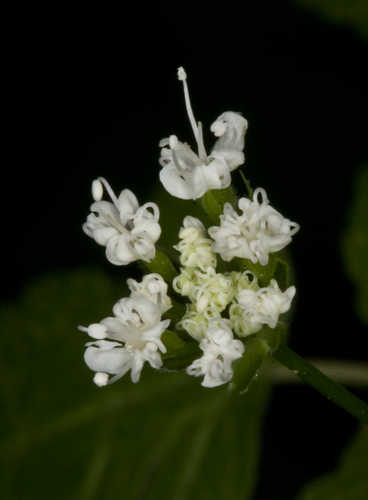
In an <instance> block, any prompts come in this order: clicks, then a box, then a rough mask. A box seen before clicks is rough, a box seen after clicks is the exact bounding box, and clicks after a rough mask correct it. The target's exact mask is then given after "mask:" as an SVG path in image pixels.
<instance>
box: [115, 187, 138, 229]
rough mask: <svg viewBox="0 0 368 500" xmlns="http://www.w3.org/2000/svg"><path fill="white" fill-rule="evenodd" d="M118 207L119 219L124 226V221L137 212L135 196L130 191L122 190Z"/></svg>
mask: <svg viewBox="0 0 368 500" xmlns="http://www.w3.org/2000/svg"><path fill="white" fill-rule="evenodd" d="M118 206H119V212H120V219H121V221H122V223H123V225H125V223H126V221H127V220H128V219H129V218H130V217H131V216H132V215H134V214H135V212H136V211H137V210H138V207H139V204H138V200H137V197H136V196H135V194H134V193H133V192H132V191H130V189H124V190H123V191H122V192H121V193H120V195H119V198H118Z"/></svg>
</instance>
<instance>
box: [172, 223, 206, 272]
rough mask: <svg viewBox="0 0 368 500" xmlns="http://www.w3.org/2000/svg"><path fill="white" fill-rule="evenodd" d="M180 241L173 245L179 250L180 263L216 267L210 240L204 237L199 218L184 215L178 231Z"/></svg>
mask: <svg viewBox="0 0 368 500" xmlns="http://www.w3.org/2000/svg"><path fill="white" fill-rule="evenodd" d="M179 238H180V239H181V241H180V242H179V243H178V244H177V245H175V246H174V248H175V249H176V250H178V252H180V254H181V255H180V263H181V264H182V266H185V267H199V268H200V269H202V270H203V271H204V270H205V269H206V268H207V267H216V255H215V253H214V252H213V250H212V240H210V239H209V238H207V237H206V230H205V227H204V225H203V224H202V222H201V221H200V220H199V219H196V218H195V217H191V216H190V215H188V216H187V217H184V220H183V227H182V228H181V229H180V231H179Z"/></svg>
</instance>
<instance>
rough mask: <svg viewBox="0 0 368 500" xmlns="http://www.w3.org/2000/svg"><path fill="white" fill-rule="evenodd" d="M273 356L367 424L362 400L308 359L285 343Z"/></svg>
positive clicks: (367, 412)
mask: <svg viewBox="0 0 368 500" xmlns="http://www.w3.org/2000/svg"><path fill="white" fill-rule="evenodd" d="M273 357H274V358H276V359H277V360H278V361H279V362H280V363H281V364H283V365H285V366H287V367H288V368H289V369H290V370H292V371H293V372H294V373H295V374H296V375H298V376H299V377H300V378H301V379H302V380H303V382H306V383H307V384H309V385H311V386H312V387H314V388H315V389H316V390H317V391H319V392H320V393H321V394H323V395H324V396H326V397H327V398H328V399H329V400H331V401H333V402H334V403H335V404H337V405H338V406H341V407H342V408H344V409H345V410H346V411H347V412H349V413H350V414H351V415H353V416H354V417H356V418H357V419H358V420H360V421H361V422H362V423H364V424H368V405H367V404H366V403H365V402H364V401H362V400H361V399H359V398H358V397H357V396H355V395H354V394H352V393H351V392H350V391H348V390H347V389H345V387H344V386H342V385H340V384H338V383H336V382H334V381H333V380H331V379H330V378H328V377H326V375H324V374H323V373H322V372H321V371H319V370H318V369H317V368H315V367H314V366H313V365H311V364H310V363H308V361H305V359H303V358H302V357H301V356H299V355H298V354H297V353H296V352H294V351H293V350H292V349H290V348H289V347H287V346H286V345H285V344H283V345H281V346H280V347H279V348H278V349H277V351H275V352H274V353H273Z"/></svg>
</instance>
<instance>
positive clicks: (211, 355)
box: [187, 320, 244, 387]
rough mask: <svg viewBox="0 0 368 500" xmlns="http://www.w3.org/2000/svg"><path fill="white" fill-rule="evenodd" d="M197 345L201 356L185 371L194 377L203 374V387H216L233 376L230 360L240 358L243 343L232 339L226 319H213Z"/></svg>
mask: <svg viewBox="0 0 368 500" xmlns="http://www.w3.org/2000/svg"><path fill="white" fill-rule="evenodd" d="M199 347H200V348H201V350H202V351H203V356H202V357H201V358H199V359H196V360H195V361H193V363H192V364H191V365H190V366H188V368H187V373H188V374H189V375H194V376H196V377H198V376H201V375H204V378H203V381H202V385H203V386H204V387H216V386H218V385H222V384H226V383H227V382H229V381H230V380H231V378H232V376H233V369H232V362H233V361H235V360H236V359H239V358H241V356H242V355H243V352H244V345H243V343H242V342H241V341H240V340H234V337H233V333H232V331H231V329H230V328H229V326H228V324H227V323H226V321H225V320H214V321H213V322H212V324H210V326H209V328H208V330H207V333H206V337H205V338H203V339H202V340H201V342H200V344H199Z"/></svg>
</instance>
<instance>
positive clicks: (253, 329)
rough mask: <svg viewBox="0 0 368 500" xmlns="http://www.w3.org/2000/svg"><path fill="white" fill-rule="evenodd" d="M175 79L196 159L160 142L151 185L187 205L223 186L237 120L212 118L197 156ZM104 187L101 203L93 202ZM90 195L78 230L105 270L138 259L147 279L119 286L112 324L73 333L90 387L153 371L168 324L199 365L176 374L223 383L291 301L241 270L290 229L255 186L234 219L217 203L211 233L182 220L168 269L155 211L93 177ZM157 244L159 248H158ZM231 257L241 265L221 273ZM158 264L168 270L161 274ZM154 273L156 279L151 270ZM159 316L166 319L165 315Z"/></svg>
mask: <svg viewBox="0 0 368 500" xmlns="http://www.w3.org/2000/svg"><path fill="white" fill-rule="evenodd" d="M178 77H179V80H181V81H182V82H183V88H184V96H185V104H186V109H187V113H188V116H189V120H190V123H191V126H192V129H193V133H194V137H195V140H196V144H197V149H198V151H197V153H195V152H193V151H192V150H191V149H190V147H189V146H188V145H187V144H184V143H182V142H180V141H179V140H178V139H177V137H176V136H175V135H171V136H170V137H169V138H167V139H164V140H162V141H161V142H160V146H161V148H162V149H161V156H160V160H159V162H160V164H161V166H162V169H161V171H160V175H159V176H160V180H161V182H162V184H163V186H164V187H165V189H166V190H167V191H168V192H169V193H170V194H171V195H172V196H175V197H177V198H182V199H185V200H188V199H190V200H196V199H198V198H201V197H202V196H203V195H205V194H206V193H207V192H208V191H209V190H211V191H212V193H213V196H214V197H215V196H216V190H218V189H222V190H224V189H226V188H229V186H230V184H231V172H232V171H233V170H234V169H236V168H237V167H239V166H240V165H242V164H243V163H244V152H243V149H244V136H245V132H246V129H247V121H246V120H245V119H244V118H243V117H242V116H241V115H240V114H239V113H235V112H232V111H228V112H225V113H223V114H221V115H220V116H219V117H218V118H217V119H216V120H215V122H214V123H213V124H212V126H211V131H212V132H213V133H214V135H215V136H216V137H217V140H216V141H215V144H214V146H213V148H212V150H211V153H210V154H209V155H207V153H206V150H205V147H204V143H203V133H202V125H201V123H200V122H198V123H197V122H196V121H195V119H194V115H193V111H192V108H191V104H190V99H189V92H188V86H187V82H186V74H185V71H184V69H183V68H179V71H178ZM104 188H105V190H106V191H107V193H108V195H109V196H110V199H111V201H104V200H102V198H103V192H104ZM230 189H231V188H230ZM92 196H93V198H94V203H93V204H92V205H91V213H90V214H89V215H88V217H87V221H86V222H85V224H84V225H83V230H84V232H85V233H86V234H87V235H88V236H90V237H91V238H93V239H94V240H95V241H96V242H97V243H98V244H100V245H103V246H105V247H106V257H107V259H108V260H109V262H111V263H112V264H115V265H127V264H130V263H132V262H135V261H142V263H143V265H145V266H146V267H147V269H148V270H149V271H150V272H149V273H148V274H146V275H145V276H143V278H142V280H141V281H140V282H139V281H136V280H133V279H128V280H127V285H128V287H129V290H130V296H129V297H125V298H122V299H120V300H119V301H118V302H117V303H116V304H115V305H114V307H113V316H111V317H108V318H104V319H102V320H101V321H100V322H99V323H93V324H91V325H89V326H87V327H84V326H80V327H79V329H80V330H82V331H84V332H86V333H87V334H88V335H89V336H90V337H91V338H92V339H93V340H92V341H90V342H88V343H87V344H86V351H85V354H84V359H85V362H86V364H87V366H88V367H89V368H90V369H91V370H92V371H94V372H95V376H94V382H95V383H96V385H98V386H104V385H106V384H108V383H112V382H114V381H116V380H117V379H119V378H120V377H122V376H123V375H124V374H126V373H127V372H128V371H130V372H131V380H132V381H133V382H137V381H138V380H139V378H140V375H141V372H142V369H143V366H144V364H145V362H147V363H148V364H149V365H150V366H151V367H152V368H155V369H160V368H161V367H162V366H163V363H164V362H163V359H162V354H165V353H166V351H167V346H165V343H164V341H163V337H162V335H163V333H164V332H165V330H166V329H167V328H168V326H169V324H170V326H171V334H174V335H180V337H181V340H180V341H181V342H182V341H183V340H184V342H187V343H188V344H193V343H197V345H198V347H199V351H202V355H201V357H199V358H198V359H194V360H193V358H192V359H191V360H190V361H189V362H188V365H187V366H186V367H185V368H186V372H187V373H188V374H189V375H192V376H201V377H203V380H202V385H203V386H205V387H216V386H219V385H222V384H225V383H228V382H230V381H231V379H232V377H233V371H234V367H233V362H234V361H236V360H238V359H240V358H242V357H243V356H244V357H246V356H247V347H246V338H247V337H249V336H250V335H256V334H257V332H259V331H260V330H261V329H262V328H263V327H269V328H276V326H277V325H278V323H279V317H280V315H281V314H284V313H286V312H287V311H288V310H289V309H290V307H291V303H292V300H293V297H294V295H295V287H294V286H290V287H288V288H286V289H285V290H281V289H280V287H279V284H278V283H277V281H276V279H275V278H274V277H272V276H270V278H269V280H268V282H267V283H266V286H260V284H259V279H258V277H257V275H256V274H255V273H256V271H254V272H251V271H250V270H249V267H250V264H249V265H248V267H247V262H249V263H252V264H253V265H254V264H259V265H261V266H267V265H268V262H269V255H270V254H272V253H277V252H279V251H280V250H282V249H283V248H285V247H286V246H287V245H288V244H289V243H290V242H291V240H292V237H293V235H294V234H295V233H296V232H297V231H298V229H299V226H298V224H296V223H295V222H291V221H290V220H288V219H286V218H285V217H283V216H282V215H281V214H280V213H279V212H278V211H277V210H275V209H274V208H273V207H272V206H271V205H270V204H269V201H268V198H267V195H266V192H265V190H264V189H262V188H258V189H256V190H255V191H254V194H253V197H252V199H248V198H245V197H243V198H240V199H239V201H238V208H239V210H240V212H241V214H239V213H238V212H237V211H236V210H235V209H234V207H233V206H232V204H230V203H225V204H224V205H223V212H222V214H221V215H220V217H219V225H218V226H212V227H209V228H206V227H205V225H204V224H203V223H202V222H201V220H199V219H198V218H195V217H192V216H189V215H188V216H186V217H185V218H184V220H183V222H182V227H181V228H180V230H179V234H178V239H179V242H178V243H177V244H176V245H175V246H174V249H175V250H176V251H177V252H178V257H179V258H178V260H179V263H180V269H176V268H175V264H174V263H173V262H171V261H170V258H169V257H168V255H171V254H172V249H168V250H169V251H168V252H167V254H166V255H165V259H166V261H165V259H162V257H163V254H162V250H160V252H161V253H160V252H159V251H158V249H157V248H156V243H157V241H158V239H159V238H160V236H161V226H160V223H159V208H158V206H157V205H156V204H155V203H152V202H148V203H145V204H144V205H142V206H139V203H138V201H137V198H136V196H135V195H134V194H133V193H132V192H131V191H130V190H128V189H124V190H123V191H122V192H121V193H120V195H119V196H118V197H117V196H116V195H115V194H114V192H113V190H112V189H111V187H110V185H109V184H108V183H107V181H106V180H105V179H104V178H102V177H100V178H98V179H96V180H94V181H93V183H92ZM212 215H213V214H212ZM212 219H213V217H212ZM161 243H162V245H161V246H162V248H163V249H165V242H164V241H163V242H161ZM158 254H159V257H160V256H161V257H160V258H158V257H157V255H158ZM235 257H237V258H240V259H243V260H241V261H239V260H238V261H234V262H235V264H234V266H231V264H229V263H230V262H231V261H232V260H233V259H234V258H235ZM157 262H160V264H159V265H158V264H157ZM163 262H169V263H170V265H169V266H168V268H167V269H166V268H165V265H163ZM239 262H240V267H239ZM156 264H157V267H155V266H156ZM169 268H170V269H169ZM157 269H160V272H161V274H163V276H164V277H165V279H166V281H165V280H164V277H163V276H162V275H160V274H158V273H157V272H152V271H155V270H157ZM165 269H166V271H167V272H166V271H165ZM173 270H174V271H173ZM262 284H263V285H264V284H265V283H264V282H262ZM180 302H184V303H185V305H186V311H185V313H184V315H182V314H180V317H175V314H176V313H175V311H182V306H181V307H180ZM173 305H175V306H178V307H173V308H172V306H173ZM169 310H171V311H170V314H171V316H170V318H171V319H168V317H167V314H166V313H167V312H168V311H169ZM178 314H179V313H178ZM172 318H174V319H172ZM176 332H177V333H176Z"/></svg>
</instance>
